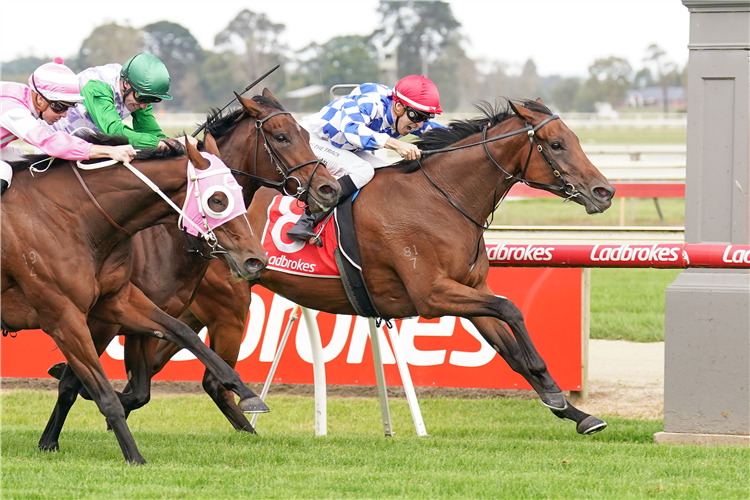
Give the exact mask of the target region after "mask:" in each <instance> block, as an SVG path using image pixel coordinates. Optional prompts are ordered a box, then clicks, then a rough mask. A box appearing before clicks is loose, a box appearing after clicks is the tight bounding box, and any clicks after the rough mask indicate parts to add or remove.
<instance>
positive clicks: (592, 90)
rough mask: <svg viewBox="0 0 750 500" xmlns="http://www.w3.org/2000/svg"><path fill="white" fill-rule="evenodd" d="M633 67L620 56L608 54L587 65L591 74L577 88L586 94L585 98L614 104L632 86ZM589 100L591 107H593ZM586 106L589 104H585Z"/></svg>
mask: <svg viewBox="0 0 750 500" xmlns="http://www.w3.org/2000/svg"><path fill="white" fill-rule="evenodd" d="M632 73H633V69H632V68H631V67H630V63H629V62H628V61H627V60H626V59H623V58H621V57H616V56H609V57H607V58H604V59H596V60H595V61H594V63H593V64H592V65H591V66H589V74H590V75H591V76H590V77H589V79H588V80H586V83H585V84H584V85H583V86H582V87H581V89H579V91H581V90H582V91H584V92H586V94H587V100H588V99H590V98H594V99H595V101H593V102H597V101H604V102H608V103H610V104H612V105H614V104H615V103H616V102H617V101H619V100H621V99H623V98H624V97H625V96H626V94H627V91H628V89H630V88H631V86H632V80H631V74H632ZM593 102H591V103H590V104H591V107H593ZM586 107H587V108H588V107H589V106H586Z"/></svg>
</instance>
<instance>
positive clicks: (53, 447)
mask: <svg viewBox="0 0 750 500" xmlns="http://www.w3.org/2000/svg"><path fill="white" fill-rule="evenodd" d="M39 449H40V450H42V451H60V444H59V443H39Z"/></svg>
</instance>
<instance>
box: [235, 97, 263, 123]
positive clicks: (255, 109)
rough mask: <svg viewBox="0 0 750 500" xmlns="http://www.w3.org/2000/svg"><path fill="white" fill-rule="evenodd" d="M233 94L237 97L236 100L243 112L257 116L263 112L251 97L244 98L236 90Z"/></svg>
mask: <svg viewBox="0 0 750 500" xmlns="http://www.w3.org/2000/svg"><path fill="white" fill-rule="evenodd" d="M234 95H235V97H236V98H237V102H239V103H240V104H241V105H242V109H244V110H245V113H247V114H248V115H251V116H254V117H256V118H258V117H259V116H260V115H261V114H262V113H263V110H262V109H260V106H259V105H258V104H257V103H256V102H255V101H253V100H252V99H245V98H244V97H242V96H241V95H239V94H238V93H237V92H235V93H234Z"/></svg>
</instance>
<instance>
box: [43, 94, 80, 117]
mask: <svg viewBox="0 0 750 500" xmlns="http://www.w3.org/2000/svg"><path fill="white" fill-rule="evenodd" d="M40 95H41V94H40ZM42 99H44V100H45V101H47V98H46V97H44V96H42ZM47 102H48V103H49V107H50V108H51V109H52V111H54V112H55V113H57V114H58V115H61V114H63V113H65V112H66V111H67V110H69V109H70V108H75V107H76V104H75V103H74V102H63V101H47Z"/></svg>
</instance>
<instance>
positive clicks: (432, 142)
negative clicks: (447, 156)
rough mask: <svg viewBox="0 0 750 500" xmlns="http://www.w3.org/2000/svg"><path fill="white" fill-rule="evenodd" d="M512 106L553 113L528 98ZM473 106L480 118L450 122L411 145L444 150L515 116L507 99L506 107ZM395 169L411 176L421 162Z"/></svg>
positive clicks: (515, 102)
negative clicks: (445, 126)
mask: <svg viewBox="0 0 750 500" xmlns="http://www.w3.org/2000/svg"><path fill="white" fill-rule="evenodd" d="M513 103H514V104H516V105H520V106H523V107H524V108H526V109H529V110H531V111H536V112H538V113H544V114H547V115H551V114H552V112H551V111H550V110H549V108H547V106H545V105H544V104H542V103H540V102H537V101H534V100H531V99H514V100H513ZM474 107H475V108H476V109H477V110H479V112H480V113H482V116H481V117H479V118H472V119H469V120H453V121H451V122H450V123H449V124H448V127H447V128H434V129H432V130H430V131H428V132H425V133H424V134H423V135H422V137H421V138H420V139H419V140H417V141H415V142H414V144H415V145H416V146H417V147H418V148H419V149H421V150H422V151H432V150H436V149H443V148H447V147H450V146H451V145H452V144H455V143H457V142H459V141H461V140H463V139H466V138H467V137H470V136H472V135H474V134H478V133H480V132H481V131H482V129H484V127H486V126H487V125H488V124H489V127H488V128H491V127H494V126H495V125H497V124H498V123H501V122H504V121H505V120H508V119H509V118H512V117H514V116H516V114H515V113H514V112H513V109H512V108H511V107H510V101H509V100H506V101H505V105H503V104H502V103H497V102H496V103H495V105H494V106H493V105H492V104H490V103H489V102H487V101H479V102H477V103H474ZM394 166H395V167H397V168H398V169H399V170H400V171H401V172H403V173H405V174H410V173H412V172H416V171H417V170H419V168H420V162H419V161H418V160H408V161H407V160H402V161H400V162H398V163H395V164H394Z"/></svg>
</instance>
